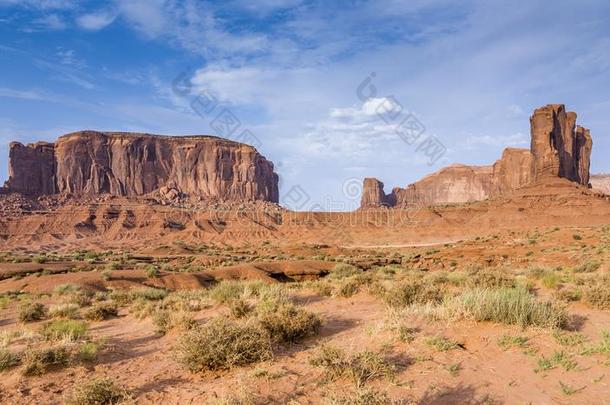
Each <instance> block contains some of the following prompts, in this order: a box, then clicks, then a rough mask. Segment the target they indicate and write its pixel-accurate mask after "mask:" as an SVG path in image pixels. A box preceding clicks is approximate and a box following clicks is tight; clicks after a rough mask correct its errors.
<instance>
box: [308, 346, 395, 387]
mask: <svg viewBox="0 0 610 405" xmlns="http://www.w3.org/2000/svg"><path fill="white" fill-rule="evenodd" d="M310 363H311V365H312V366H314V367H322V368H324V371H325V378H326V379H327V380H328V381H334V380H336V379H338V378H342V377H347V378H349V379H351V380H353V381H354V383H355V384H356V386H357V387H362V386H363V385H364V384H365V383H367V382H368V381H370V380H373V379H376V378H381V377H388V378H393V377H394V375H395V371H396V370H395V367H394V365H392V364H391V363H389V362H388V361H387V360H385V359H384V358H383V356H381V355H380V354H378V353H374V352H371V351H368V350H365V351H363V352H360V353H356V354H354V355H352V356H347V355H346V354H345V353H344V352H343V351H342V350H341V349H338V348H336V347H333V346H328V345H324V346H322V347H321V348H320V350H319V352H318V353H317V354H316V355H315V356H313V357H312V358H311V359H310Z"/></svg>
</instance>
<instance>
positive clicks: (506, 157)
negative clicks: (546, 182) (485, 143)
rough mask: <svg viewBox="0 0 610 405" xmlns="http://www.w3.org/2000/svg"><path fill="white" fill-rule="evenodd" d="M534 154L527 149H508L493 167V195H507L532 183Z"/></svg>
mask: <svg viewBox="0 0 610 405" xmlns="http://www.w3.org/2000/svg"><path fill="white" fill-rule="evenodd" d="M531 166H532V154H531V153H530V151H529V150H527V149H515V148H506V149H505V150H504V153H502V158H501V159H500V160H498V161H496V163H494V165H493V173H492V192H491V194H492V195H498V194H507V193H510V192H511V191H513V190H516V189H518V188H519V187H522V186H524V185H526V184H529V183H530V182H531V179H532V176H531V170H530V168H531Z"/></svg>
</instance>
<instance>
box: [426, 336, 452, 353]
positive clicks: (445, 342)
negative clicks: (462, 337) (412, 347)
mask: <svg viewBox="0 0 610 405" xmlns="http://www.w3.org/2000/svg"><path fill="white" fill-rule="evenodd" d="M426 344H427V345H428V346H431V347H433V348H434V349H436V350H438V351H439V352H446V351H448V350H455V349H458V348H459V347H460V345H459V344H458V343H457V342H454V341H452V340H450V339H447V338H445V337H443V336H434V337H431V338H428V339H427V340H426Z"/></svg>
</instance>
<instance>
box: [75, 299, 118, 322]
mask: <svg viewBox="0 0 610 405" xmlns="http://www.w3.org/2000/svg"><path fill="white" fill-rule="evenodd" d="M118 314H119V311H118V308H117V305H116V303H114V302H112V301H102V302H98V303H96V304H94V305H92V306H91V307H90V308H89V309H87V311H85V313H84V317H85V319H88V320H90V321H103V320H105V319H108V318H111V317H113V316H118Z"/></svg>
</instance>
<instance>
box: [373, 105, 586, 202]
mask: <svg viewBox="0 0 610 405" xmlns="http://www.w3.org/2000/svg"><path fill="white" fill-rule="evenodd" d="M530 125H531V138H532V140H531V150H527V149H515V148H507V149H505V150H504V153H503V154H502V158H501V159H499V160H498V161H496V162H495V163H494V164H493V165H492V166H465V165H452V166H449V167H446V168H443V169H441V170H439V171H437V172H436V173H433V174H431V175H428V176H426V177H424V178H423V179H421V180H419V181H417V182H415V183H413V184H410V185H409V186H408V187H407V188H399V187H396V188H394V189H393V191H392V193H391V194H389V195H385V194H383V183H381V181H379V180H376V179H374V180H375V182H376V184H373V183H372V182H370V180H371V179H365V185H364V193H363V196H362V203H361V208H371V207H375V206H378V205H376V204H372V203H371V201H383V202H384V203H385V205H388V206H398V207H408V206H412V205H435V204H452V203H464V202H470V201H480V200H485V199H487V198H489V197H494V196H501V195H507V194H510V193H511V192H513V191H514V190H517V189H519V188H521V187H523V186H526V185H528V184H531V183H536V182H541V181H544V179H548V178H557V177H562V178H566V179H568V180H571V181H574V182H576V183H579V184H582V185H585V186H588V185H589V180H590V176H589V167H590V161H591V150H592V148H593V142H592V139H591V134H590V133H589V130H588V129H586V128H583V127H581V126H577V125H576V113H573V112H566V110H565V106H564V105H562V104H549V105H547V106H545V107H542V108H538V109H536V110H535V111H534V114H533V115H532V117H531V118H530ZM367 183H368V184H367ZM378 185H381V194H379V191H378V189H379V186H378Z"/></svg>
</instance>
